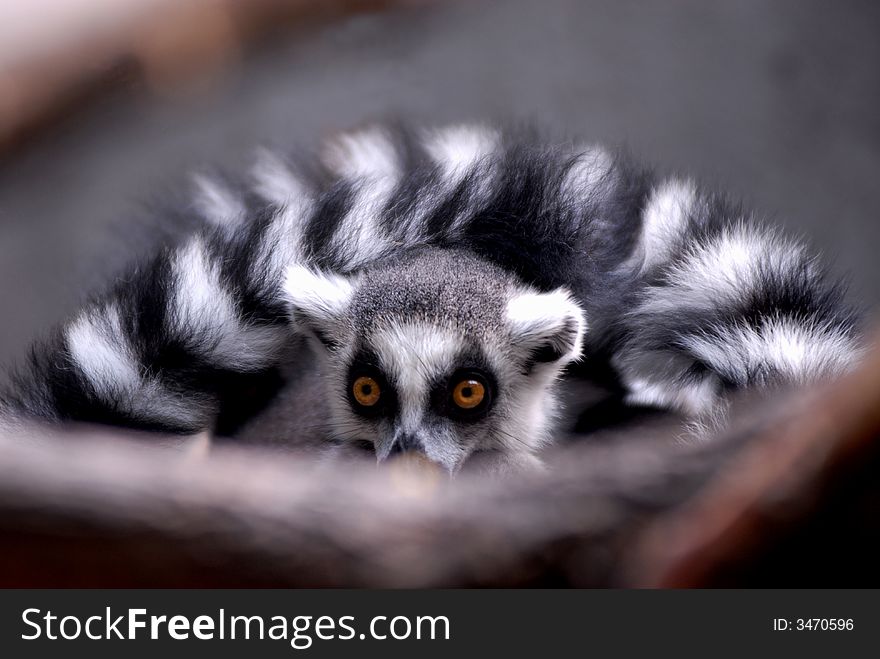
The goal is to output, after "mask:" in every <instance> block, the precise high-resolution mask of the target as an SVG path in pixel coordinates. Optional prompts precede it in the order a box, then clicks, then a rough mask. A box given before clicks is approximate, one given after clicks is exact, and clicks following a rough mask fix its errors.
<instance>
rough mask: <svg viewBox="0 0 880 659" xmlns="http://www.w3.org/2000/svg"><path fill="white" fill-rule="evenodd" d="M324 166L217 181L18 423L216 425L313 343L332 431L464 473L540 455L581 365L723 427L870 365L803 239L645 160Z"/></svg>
mask: <svg viewBox="0 0 880 659" xmlns="http://www.w3.org/2000/svg"><path fill="white" fill-rule="evenodd" d="M319 160H320V163H319V165H315V166H312V167H310V168H298V167H294V166H293V164H292V163H291V162H289V161H287V160H285V159H282V158H280V157H278V156H276V155H272V154H270V153H268V152H266V153H263V154H262V155H261V157H260V159H259V161H258V163H257V165H256V167H255V168H254V170H253V172H252V174H253V176H252V179H251V180H250V182H248V183H230V182H229V181H228V180H224V181H223V182H219V181H217V180H209V179H205V178H202V179H200V181H199V186H200V195H199V197H198V203H197V204H195V206H193V209H194V210H192V212H198V213H200V214H201V216H202V218H203V219H204V220H206V222H205V228H204V229H203V230H201V231H198V232H197V233H195V235H192V236H189V237H188V238H186V239H185V240H184V241H183V242H182V243H180V244H178V245H176V246H170V247H167V248H165V249H164V250H163V251H162V252H161V253H160V254H158V255H156V256H155V257H154V258H153V259H152V260H151V261H149V262H148V263H147V264H144V265H141V266H140V267H138V268H136V269H133V270H132V271H131V272H130V273H129V275H128V276H126V277H124V278H121V279H119V280H118V281H117V282H116V284H115V285H114V286H113V287H112V288H111V289H110V290H109V291H108V292H106V293H104V294H103V295H100V296H98V297H96V298H94V300H93V301H91V302H90V303H88V304H87V305H85V306H84V307H83V308H82V310H81V311H80V312H79V313H78V314H76V316H75V317H73V318H72V319H71V320H70V321H69V322H67V323H65V324H63V325H62V326H61V327H60V328H58V329H57V330H56V332H55V334H54V336H53V338H51V339H50V340H48V341H46V342H42V343H39V344H38V345H37V346H36V347H35V348H34V349H33V351H32V353H31V358H30V362H29V364H28V365H27V366H26V367H25V368H24V369H23V370H21V371H20V372H19V374H18V377H17V380H16V384H15V386H14V388H13V389H12V391H11V392H10V393H9V394H8V395H6V396H5V398H4V403H3V409H4V415H3V416H4V417H5V418H6V420H7V421H9V420H12V419H21V418H28V417H35V418H39V419H48V420H54V421H66V420H77V421H90V422H101V423H110V424H118V425H121V426H129V427H135V428H144V429H152V430H160V431H166V432H175V433H192V432H196V431H200V430H202V429H206V428H211V427H212V426H213V425H214V424H215V423H216V422H217V418H218V414H220V413H221V412H222V409H221V408H222V406H223V405H224V401H227V400H229V394H230V392H232V394H233V396H234V394H235V392H236V387H239V386H243V385H242V384H241V383H243V382H245V381H246V379H247V377H248V375H249V374H257V373H262V372H265V371H268V370H270V369H272V368H273V367H275V366H276V364H277V363H278V361H279V360H280V359H282V355H284V354H287V353H288V352H289V351H288V350H286V348H287V347H289V346H291V345H294V344H295V343H296V341H297V340H298V339H297V337H307V343H308V345H310V346H311V348H312V349H313V350H314V351H315V354H317V356H318V360H319V363H320V366H319V372H320V373H321V380H322V381H321V383H320V384H318V385H317V389H318V391H319V392H320V396H318V399H323V403H324V404H325V406H326V413H325V414H324V415H323V416H324V419H325V421H324V423H323V424H322V427H321V429H320V432H322V433H323V435H324V436H325V437H326V439H327V440H328V441H335V442H342V443H345V442H355V441H356V442H361V443H364V442H366V443H367V444H368V445H369V446H370V447H371V449H372V450H374V451H375V454H376V456H377V457H378V459H379V460H382V459H384V458H387V457H388V456H389V455H390V454H392V453H396V452H400V451H408V450H417V451H421V452H422V453H424V454H426V455H427V456H428V457H429V458H430V459H432V460H433V461H435V462H437V463H439V464H441V465H442V466H444V467H445V468H446V469H448V470H449V471H450V472H455V471H457V470H458V469H459V468H460V467H461V466H462V464H463V463H464V462H465V461H466V460H467V459H468V458H469V457H470V456H471V455H473V454H474V453H477V452H480V453H484V454H494V455H496V456H498V457H499V459H500V462H501V464H508V463H509V464H520V463H529V462H533V461H534V460H535V457H534V456H535V454H536V452H537V451H538V449H539V448H540V447H541V446H542V445H543V444H544V443H545V442H546V441H547V440H548V439H550V438H551V436H552V434H553V430H554V417H555V410H556V408H557V407H558V406H557V403H556V400H557V394H558V384H557V382H558V381H559V378H560V375H561V374H562V373H563V371H564V370H565V369H566V366H567V365H569V363H570V362H573V361H576V360H580V361H581V364H580V366H579V368H578V372H580V373H587V374H589V373H590V372H591V371H594V370H595V371H602V372H605V371H607V370H608V369H609V367H610V369H611V372H613V373H614V374H615V377H616V378H617V379H618V380H619V382H620V383H621V386H622V388H623V390H624V392H625V395H626V397H627V399H628V400H629V401H631V402H632V403H634V404H646V405H651V406H655V407H660V408H664V409H673V410H677V411H680V412H684V413H686V414H688V415H700V414H702V413H705V412H706V411H707V410H711V409H713V408H714V407H715V406H716V405H717V404H718V402H719V401H720V400H722V398H723V395H724V394H725V392H727V391H729V390H735V389H741V388H746V387H752V386H762V385H765V384H769V383H773V382H777V381H782V382H801V381H807V380H810V379H814V378H817V377H821V376H825V375H829V374H836V373H840V372H842V371H844V370H845V369H847V368H848V367H849V366H850V365H851V364H853V362H854V360H855V359H856V357H857V355H858V351H859V349H858V337H857V336H856V331H855V329H854V327H855V325H854V319H853V314H852V313H851V311H850V310H849V309H848V307H847V306H846V305H845V304H844V302H843V298H842V293H841V289H840V287H839V286H838V285H837V284H835V283H833V282H829V280H828V278H827V277H826V275H825V274H824V272H823V270H822V268H821V267H820V266H819V265H818V264H817V262H816V261H815V260H814V259H813V257H812V256H810V255H809V254H808V253H807V251H805V249H804V248H803V247H802V246H801V245H799V244H797V243H796V242H793V241H791V240H788V239H785V238H783V237H781V236H780V235H779V234H778V232H776V231H775V230H773V229H768V228H765V227H763V226H761V225H760V224H757V223H755V222H754V221H753V220H752V219H751V217H750V216H748V215H746V214H744V212H743V211H742V210H741V209H740V208H739V207H738V206H734V205H731V204H730V203H728V202H727V201H725V199H724V198H723V197H721V196H718V195H715V194H711V193H707V192H705V191H703V190H701V189H700V188H698V187H697V186H696V185H695V184H694V183H692V182H690V181H688V180H680V179H676V178H669V179H661V178H658V177H656V176H655V175H653V174H652V173H651V172H649V171H647V170H645V169H643V168H640V167H638V166H635V165H633V164H632V163H631V162H629V160H628V159H627V158H626V157H623V156H620V155H612V154H611V153H609V152H608V151H605V150H603V149H601V148H596V147H588V148H576V147H572V146H546V145H542V144H541V143H539V142H537V141H536V140H534V139H532V138H530V137H523V136H522V135H515V134H511V133H506V132H503V131H496V130H492V129H488V128H484V127H473V126H461V127H454V128H450V129H446V130H438V131H426V132H422V133H412V132H405V131H400V132H397V131H395V132H392V131H389V130H385V129H381V128H371V129H367V130H364V131H361V132H358V133H353V134H347V135H344V136H342V137H340V138H338V139H336V140H335V141H333V142H331V143H330V145H329V146H328V147H327V148H326V149H325V150H324V152H323V154H322V157H321V158H320V159H319ZM294 367H295V362H294ZM312 388H313V389H315V388H316V386H315V385H313V386H312ZM311 432H315V430H314V429H311Z"/></svg>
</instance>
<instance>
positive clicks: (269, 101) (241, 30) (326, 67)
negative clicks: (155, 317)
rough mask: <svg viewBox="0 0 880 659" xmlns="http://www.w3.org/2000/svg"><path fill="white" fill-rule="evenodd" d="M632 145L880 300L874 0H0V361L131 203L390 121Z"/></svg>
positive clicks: (90, 277)
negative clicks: (464, 124)
mask: <svg viewBox="0 0 880 659" xmlns="http://www.w3.org/2000/svg"><path fill="white" fill-rule="evenodd" d="M395 118H401V119H404V120H406V121H412V122H417V123H428V124H445V123H449V122H460V121H470V120H483V121H492V120H523V121H529V122H532V123H535V124H537V125H539V126H541V127H543V128H544V129H545V130H546V131H547V133H548V134H549V135H550V136H552V137H556V138H561V139H567V138H579V139H584V140H586V141H596V142H602V143H606V144H610V145H625V146H627V147H628V148H629V149H630V150H631V151H632V152H633V153H634V154H636V155H637V156H638V157H639V158H641V159H643V160H645V161H647V162H649V163H652V164H654V165H656V166H658V167H659V168H660V169H661V170H664V171H668V172H677V173H683V174H687V175H692V176H694V177H696V178H697V179H699V180H702V181H704V182H707V183H709V184H712V185H716V186H719V187H721V188H723V189H725V190H727V191H728V192H730V193H731V194H733V195H734V196H736V197H739V198H741V199H743V200H744V202H745V203H746V204H747V205H748V206H750V207H753V208H756V209H758V210H759V211H760V213H761V214H762V215H764V216H766V217H768V218H771V219H774V220H777V221H780V222H782V223H784V224H785V225H786V226H788V227H789V228H790V229H791V230H793V231H795V232H797V233H799V234H800V235H802V236H804V237H806V239H807V240H809V241H810V242H811V243H812V244H813V245H814V246H815V247H817V248H819V249H820V250H822V251H823V252H824V253H825V254H826V256H827V257H828V258H829V259H831V260H832V261H833V262H834V263H835V267H836V269H837V270H838V271H840V272H844V273H849V274H850V276H851V279H852V291H853V298H854V299H855V300H861V301H863V302H864V303H865V304H866V305H867V306H868V307H869V309H877V308H880V255H878V252H880V3H877V2H873V1H872V0H861V1H859V0H837V1H832V0H827V1H815V2H813V1H805V0H775V1H774V2H766V1H759V0H737V1H736V2H730V1H727V2H721V1H714V2H709V1H707V0H664V1H663V2H646V1H644V0H643V1H634V0H605V1H600V0H541V1H539V0H507V1H490V0H470V1H467V2H453V1H451V0H446V1H441V0H434V1H431V0H404V1H400V0H398V1H394V0H385V1H379V0H373V1H360V2H359V1H357V0H348V1H345V0H29V1H28V2H11V0H0V313H2V316H3V320H2V322H0V362H2V363H8V362H10V361H14V360H15V359H17V358H19V357H20V356H21V354H22V353H23V351H24V349H25V347H26V345H27V344H28V343H29V341H30V340H31V338H32V337H33V336H34V335H35V334H37V333H38V332H40V331H41V330H44V329H45V328H47V327H48V326H50V325H51V324H52V323H54V322H56V321H57V320H59V319H60V318H61V317H62V316H64V315H66V314H68V313H70V312H72V311H73V310H75V309H76V307H77V305H78V304H79V302H80V301H81V299H82V296H83V295H84V294H85V293H86V292H87V291H88V290H90V289H94V287H95V286H98V285H100V283H101V282H102V281H106V279H107V278H108V277H111V276H113V275H114V274H115V273H118V272H119V269H120V268H122V267H123V265H124V263H125V262H126V261H128V260H129V258H130V249H131V248H133V249H134V250H135V251H138V250H140V251H147V250H149V249H150V247H151V244H153V243H155V241H156V240H158V236H157V235H155V234H154V233H151V231H150V230H149V226H148V225H147V226H145V225H144V224H143V222H142V220H141V213H140V211H139V204H140V202H142V201H144V200H148V199H150V198H151V197H154V196H156V195H161V194H165V193H166V192H167V191H170V190H173V189H174V188H175V187H179V186H181V185H185V183H186V176H187V173H188V172H190V171H191V170H192V169H193V168H198V167H200V166H203V165H205V164H206V163H207V164H209V163H220V164H222V165H224V166H230V167H233V168H234V167H236V166H245V165H246V164H247V163H248V162H249V159H250V156H251V153H252V151H253V148H254V147H255V146H256V145H258V144H273V145H279V146H282V147H290V146H294V145H305V146H311V145H313V144H314V143H315V142H316V141H317V140H320V139H321V138H322V137H326V136H327V135H329V134H331V133H334V132H336V131H338V130H340V129H345V128H350V127H353V126H356V125H358V124H361V123H364V122H368V121H373V120H383V119H395Z"/></svg>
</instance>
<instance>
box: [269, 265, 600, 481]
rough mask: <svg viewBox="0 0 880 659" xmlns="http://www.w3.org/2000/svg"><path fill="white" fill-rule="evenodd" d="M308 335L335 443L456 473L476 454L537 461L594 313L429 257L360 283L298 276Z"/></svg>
mask: <svg viewBox="0 0 880 659" xmlns="http://www.w3.org/2000/svg"><path fill="white" fill-rule="evenodd" d="M286 289H287V294H288V298H289V301H290V304H291V308H292V318H293V322H294V325H295V327H296V328H297V329H298V331H302V332H305V333H307V334H308V335H310V336H311V337H313V339H314V343H315V345H316V346H318V352H319V354H321V355H322V357H323V361H324V365H323V372H324V373H326V374H327V377H326V382H325V383H324V386H325V387H326V394H325V395H326V397H327V401H328V407H329V409H330V413H331V418H330V419H328V424H327V425H328V430H329V434H330V435H331V437H334V438H335V439H337V440H339V441H343V442H360V443H364V444H367V445H368V446H370V447H371V448H372V450H374V451H375V454H376V457H377V459H378V460H379V461H383V460H386V459H388V458H389V457H390V456H393V455H395V454H397V453H401V452H406V451H416V452H420V453H422V454H423V455H424V456H426V457H427V458H428V459H430V460H431V461H433V462H435V463H437V464H439V465H441V466H442V467H443V468H445V469H446V470H448V471H449V472H450V473H455V472H456V471H457V470H458V469H460V468H461V466H462V465H463V464H464V463H465V461H466V460H467V459H468V458H469V457H470V456H471V455H472V454H474V453H476V452H500V453H502V454H531V453H532V452H533V451H534V450H536V449H537V448H538V447H539V446H540V445H541V443H542V442H543V441H544V439H545V435H546V433H547V432H548V431H549V429H550V427H551V424H552V421H553V417H554V412H555V411H556V407H557V403H556V399H555V395H554V391H553V384H554V382H555V381H556V379H557V378H558V376H559V374H560V372H561V370H562V369H563V367H564V366H565V365H566V364H567V363H568V362H569V361H571V360H572V359H575V358H576V357H577V356H578V355H579V354H580V350H581V341H582V337H583V333H584V329H585V322H584V319H583V313H582V311H581V309H580V307H579V306H578V305H577V304H575V303H574V302H573V301H572V300H571V298H570V297H569V295H568V293H567V292H565V291H562V290H558V291H554V292H550V293H538V292H536V291H535V290H533V289H531V288H529V287H526V286H524V285H522V284H521V283H519V282H518V281H517V280H515V279H514V278H513V277H512V276H511V275H509V274H507V273H505V272H504V271H502V270H500V269H498V268H496V267H494V266H492V265H490V264H489V263H487V262H485V261H482V260H480V259H478V258H476V257H474V256H472V255H471V254H469V253H467V252H462V251H443V252H440V251H435V250H422V251H420V252H418V253H414V254H411V255H409V256H407V257H405V258H403V259H399V260H397V261H395V262H393V263H385V264H380V265H378V266H376V267H374V268H371V269H369V270H365V271H363V272H361V273H358V274H357V275H353V276H351V277H339V276H333V275H325V274H319V273H315V272H313V271H310V270H307V269H304V268H294V269H292V270H291V272H290V273H289V275H288V279H287V283H286Z"/></svg>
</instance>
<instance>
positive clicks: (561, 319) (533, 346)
mask: <svg viewBox="0 0 880 659" xmlns="http://www.w3.org/2000/svg"><path fill="white" fill-rule="evenodd" d="M507 324H508V326H509V328H510V335H511V340H512V341H513V343H514V345H515V346H517V347H518V348H520V349H522V350H524V351H526V352H527V354H528V357H527V358H528V360H529V362H530V363H532V364H538V363H548V362H556V363H558V364H559V365H564V364H567V363H568V362H570V361H572V360H573V359H577V358H578V357H580V354H581V350H582V348H583V345H582V344H583V339H584V332H585V331H586V329H587V323H586V320H585V318H584V311H583V309H581V307H580V305H579V304H578V303H577V302H575V301H574V300H573V299H572V297H571V294H570V293H569V292H568V291H567V290H565V289H564V288H559V289H557V290H555V291H551V292H550V293H523V294H522V295H518V296H517V297H515V298H513V299H512V300H510V301H509V302H508V303H507Z"/></svg>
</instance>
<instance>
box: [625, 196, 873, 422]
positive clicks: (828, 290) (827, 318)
mask: <svg viewBox="0 0 880 659" xmlns="http://www.w3.org/2000/svg"><path fill="white" fill-rule="evenodd" d="M631 266H632V267H634V268H636V269H638V270H639V281H640V284H639V286H638V290H637V292H636V293H635V295H634V299H633V306H632V309H631V310H629V311H628V312H627V313H625V314H624V318H623V325H624V326H625V331H624V335H625V340H624V342H623V345H622V347H621V349H620V351H619V352H618V353H617V355H616V358H615V364H616V366H617V367H618V369H619V370H620V372H621V373H622V376H623V379H624V382H625V384H626V385H627V386H628V387H629V391H630V394H629V399H630V401H631V402H633V403H639V404H644V405H654V406H660V407H664V408H673V409H677V410H679V411H682V412H685V413H688V414H692V415H699V414H702V413H704V412H707V411H711V410H712V408H713V405H714V404H715V403H716V402H717V401H718V400H719V397H720V395H721V394H722V393H723V392H727V391H731V390H739V389H746V388H753V387H764V386H770V385H777V384H803V383H807V382H811V381H814V380H817V379H819V378H824V377H829V376H834V375H838V374H841V373H843V372H845V371H846V370H847V369H849V368H850V367H851V366H852V365H853V364H854V363H855V361H856V360H857V358H858V356H859V354H860V349H859V341H858V335H857V332H856V328H855V325H856V324H855V316H854V313H853V312H852V311H851V310H850V309H849V308H848V307H847V305H846V304H845V302H844V295H843V290H842V287H841V286H840V285H839V284H836V283H834V282H833V280H832V279H830V278H829V277H828V275H827V273H826V272H825V271H824V269H823V268H822V267H821V266H820V265H819V264H818V262H817V260H816V259H815V258H814V257H813V256H811V255H810V254H809V252H808V251H807V250H806V249H805V247H804V246H803V245H801V244H799V243H797V242H795V241H792V240H790V239H787V238H784V237H782V236H781V235H780V234H779V232H778V231H776V230H773V229H769V228H766V227H764V226H761V225H760V224H758V223H756V222H754V221H753V220H751V219H750V218H748V217H746V216H744V215H743V214H742V211H741V210H739V209H738V208H735V207H733V206H731V205H729V204H728V203H727V202H725V201H724V200H723V199H721V198H717V197H714V196H712V195H706V194H702V193H701V192H700V191H699V190H698V189H697V188H696V186H695V185H694V184H693V183H691V182H688V181H680V180H675V179H672V180H669V181H666V182H665V183H662V184H660V185H657V186H656V187H655V188H654V189H653V191H652V193H651V195H650V197H649V198H648V200H647V203H646V205H645V210H644V213H643V228H642V237H641V241H640V244H639V249H638V251H637V253H636V255H635V256H634V260H633V262H632V264H631Z"/></svg>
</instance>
